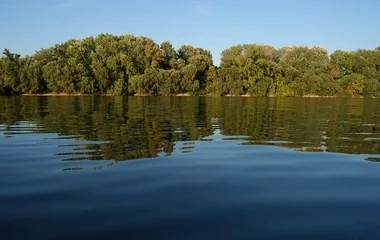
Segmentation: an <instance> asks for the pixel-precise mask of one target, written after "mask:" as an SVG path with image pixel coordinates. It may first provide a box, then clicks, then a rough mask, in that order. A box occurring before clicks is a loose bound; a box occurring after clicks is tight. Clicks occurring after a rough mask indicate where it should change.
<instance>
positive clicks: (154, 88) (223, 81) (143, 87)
mask: <svg viewBox="0 0 380 240" xmlns="http://www.w3.org/2000/svg"><path fill="white" fill-rule="evenodd" d="M379 81H380V47H378V48H376V49H374V50H365V49H359V50H356V51H343V50H336V51H335V52H333V53H332V54H331V55H329V53H328V51H327V50H326V49H323V48H321V47H305V46H292V47H283V48H280V49H276V48H274V47H272V46H268V45H257V44H243V45H236V46H232V47H230V48H228V49H226V50H224V51H223V52H222V53H221V63H220V66H214V64H213V60H212V54H211V52H210V51H208V50H206V49H202V48H197V47H194V46H191V45H183V46H181V47H180V48H179V49H174V48H173V46H172V44H171V43H170V42H169V41H165V42H163V43H161V44H158V43H155V42H154V41H153V40H152V39H150V38H147V37H143V36H133V35H121V36H116V35H111V34H100V35H98V36H96V37H87V38H84V39H72V40H68V41H67V42H64V43H62V44H57V45H55V46H53V47H50V48H46V49H41V50H39V51H37V52H36V53H34V54H33V55H31V56H21V55H20V54H17V53H12V52H11V51H10V50H8V49H5V50H4V52H3V56H2V57H1V58H0V94H1V95H10V94H40V93H81V94H107V95H176V94H191V95H208V94H209V95H220V96H222V95H250V96H364V97H380V83H379Z"/></svg>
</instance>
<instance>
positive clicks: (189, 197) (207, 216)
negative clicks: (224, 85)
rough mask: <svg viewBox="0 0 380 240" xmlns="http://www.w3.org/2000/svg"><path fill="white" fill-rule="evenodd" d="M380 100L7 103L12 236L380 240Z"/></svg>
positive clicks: (5, 192) (0, 124)
mask: <svg viewBox="0 0 380 240" xmlns="http://www.w3.org/2000/svg"><path fill="white" fill-rule="evenodd" d="M379 151H380V105H379V104H378V100H376V99H306V98H234V97H230V98H229V97H223V98H212V97H95V96H86V97H32V96H30V97H0V237H1V239H352V240H354V239H378V236H379V235H380V230H379V229H380V222H379V216H380V201H379V199H380V163H378V162H379V161H380V154H379Z"/></svg>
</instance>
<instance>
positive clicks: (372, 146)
mask: <svg viewBox="0 0 380 240" xmlns="http://www.w3.org/2000/svg"><path fill="white" fill-rule="evenodd" d="M0 109H2V111H1V113H0V124H1V125H0V133H1V138H4V141H6V140H5V139H11V138H22V136H25V135H28V134H29V135H30V134H32V135H34V137H33V138H30V139H29V140H30V141H32V142H31V143H33V142H34V143H36V144H43V143H46V144H47V143H49V144H51V145H54V146H56V147H57V148H56V149H57V150H56V151H55V152H54V153H53V154H54V155H55V156H57V157H59V158H60V159H61V160H62V161H65V162H78V161H80V160H86V161H87V160H97V161H105V162H104V164H101V166H100V167H99V165H96V166H95V167H91V168H92V169H100V168H102V167H104V166H110V165H112V164H114V163H115V162H117V161H124V160H130V159H142V158H154V157H158V156H170V155H172V154H173V153H186V154H191V153H193V152H194V151H196V150H197V144H198V143H201V142H204V141H211V142H212V141H214V140H216V139H221V140H228V141H235V142H236V143H237V144H241V145H272V146H277V147H281V148H289V149H293V150H297V151H306V152H336V153H347V154H367V155H368V154H371V155H372V154H378V153H379V151H380V127H379V124H380V106H379V105H378V104H376V101H375V100H373V99H307V98H233V97H232V98H228V97H223V98H213V97H100V96H85V97H2V98H0ZM39 134H40V135H39ZM46 134H49V135H46ZM24 140H25V141H27V140H28V138H25V139H24ZM366 160H369V161H376V162H378V158H377V157H372V156H371V157H368V158H367V159H366ZM82 169H84V167H83V166H70V167H67V168H65V169H64V170H65V171H69V170H70V171H76V170H82Z"/></svg>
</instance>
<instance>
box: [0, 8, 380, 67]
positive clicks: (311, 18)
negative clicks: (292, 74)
mask: <svg viewBox="0 0 380 240" xmlns="http://www.w3.org/2000/svg"><path fill="white" fill-rule="evenodd" d="M0 9H2V11H1V14H0V32H1V36H0V49H4V48H9V49H10V50H11V51H13V52H18V53H21V54H22V55H25V54H32V53H34V52H35V51H36V50H38V49H40V48H45V47H49V46H52V45H54V44H56V43H62V42H64V41H66V40H68V39H70V38H83V37H87V36H90V35H93V36H95V35H97V34H99V33H112V34H134V35H143V36H147V37H150V38H152V39H153V40H154V41H156V42H157V43H160V42H162V41H165V40H169V41H170V42H171V43H172V44H173V45H174V47H176V48H178V47H180V46H181V45H182V44H191V45H193V46H197V47H202V48H206V49H209V50H211V52H212V53H213V56H214V60H215V63H216V64H218V63H219V57H220V53H221V51H222V50H224V49H226V48H228V47H230V46H232V45H235V44H240V43H259V44H269V45H272V46H274V47H276V48H279V47H283V46H293V45H307V46H314V45H317V46H321V47H324V48H326V49H327V50H328V51H329V52H332V51H334V50H335V49H343V50H355V49H358V48H369V49H373V48H375V47H377V46H380V31H379V29H380V1H378V0H357V1H353V0H261V1H259V0H145V1H144V0H134V1H132V0H1V1H0Z"/></svg>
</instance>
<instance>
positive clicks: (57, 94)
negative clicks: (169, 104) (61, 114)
mask: <svg viewBox="0 0 380 240" xmlns="http://www.w3.org/2000/svg"><path fill="white" fill-rule="evenodd" d="M21 96H53V97H76V96H114V95H108V94H85V93H24V94H21ZM122 96H134V97H149V96H155V95H151V94H138V93H136V94H134V95H122ZM160 96H167V97H190V96H198V97H204V96H208V97H216V96H217V95H214V94H206V95H191V94H189V93H179V94H169V95H160ZM222 97H258V96H251V95H249V94H243V95H233V94H227V95H223V96H222ZM265 97H270V98H275V97H303V98H342V97H349V98H365V97H364V96H352V95H351V96H338V95H335V96H318V95H310V94H309V95H304V96H276V95H269V96H265ZM370 98H374V97H370Z"/></svg>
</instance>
